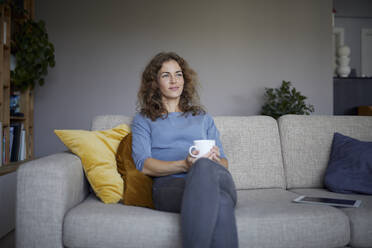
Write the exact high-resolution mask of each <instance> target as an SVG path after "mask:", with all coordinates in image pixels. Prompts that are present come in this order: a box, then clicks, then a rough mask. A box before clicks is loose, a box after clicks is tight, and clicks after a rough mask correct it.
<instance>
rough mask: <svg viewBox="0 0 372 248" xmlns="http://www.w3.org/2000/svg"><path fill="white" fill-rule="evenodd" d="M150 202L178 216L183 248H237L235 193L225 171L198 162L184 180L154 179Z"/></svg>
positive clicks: (212, 165)
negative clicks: (178, 214)
mask: <svg viewBox="0 0 372 248" xmlns="http://www.w3.org/2000/svg"><path fill="white" fill-rule="evenodd" d="M153 200H154V205H155V208H156V209H158V210H161V211H168V212H175V213H181V230H182V245H183V247H184V248H193V247H202V248H208V247H229V248H234V247H238V233H237V228H236V221H235V209H234V207H235V205H236V200H237V198H236V190H235V184H234V181H233V179H232V177H231V174H230V173H229V171H228V170H227V169H226V168H225V167H223V166H221V165H219V164H217V163H215V162H214V161H212V160H210V159H207V158H201V159H198V160H197V161H196V162H195V164H194V165H193V166H192V167H191V169H190V171H189V172H188V174H187V176H186V178H172V177H164V178H162V177H160V178H157V179H156V180H155V181H154V184H153Z"/></svg>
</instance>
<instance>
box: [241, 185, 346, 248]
mask: <svg viewBox="0 0 372 248" xmlns="http://www.w3.org/2000/svg"><path fill="white" fill-rule="evenodd" d="M297 196H298V195H297V194H295V193H293V192H290V191H286V190H282V189H257V190H240V191H238V203H237V207H236V219H237V226H238V235H239V246H240V247H276V248H279V247H283V248H290V247H296V248H297V247H314V248H315V247H316V248H319V247H327V248H330V247H342V246H345V245H346V244H347V243H348V242H349V237H350V229H349V222H348V218H347V216H346V215H345V214H344V213H343V212H342V211H340V210H338V209H336V208H333V207H329V206H315V205H305V204H299V203H293V202H292V200H293V199H294V198H296V197H297Z"/></svg>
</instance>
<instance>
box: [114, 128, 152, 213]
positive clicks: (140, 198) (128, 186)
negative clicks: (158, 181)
mask: <svg viewBox="0 0 372 248" xmlns="http://www.w3.org/2000/svg"><path fill="white" fill-rule="evenodd" d="M116 163H117V167H118V171H119V173H120V175H121V176H122V177H123V181H124V194H123V202H124V204H125V205H131V206H139V207H149V208H154V203H153V201H152V178H151V177H149V176H147V175H145V174H143V173H142V172H141V171H139V170H137V168H136V165H135V164H134V161H133V158H132V133H129V134H128V135H127V136H125V137H124V138H123V139H122V141H121V142H120V145H119V147H118V150H117V152H116Z"/></svg>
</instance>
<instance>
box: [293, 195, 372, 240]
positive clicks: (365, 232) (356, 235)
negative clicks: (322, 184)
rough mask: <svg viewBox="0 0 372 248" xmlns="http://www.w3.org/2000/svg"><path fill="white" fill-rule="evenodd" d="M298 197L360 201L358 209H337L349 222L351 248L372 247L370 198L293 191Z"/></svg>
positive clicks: (371, 208) (371, 199)
mask: <svg viewBox="0 0 372 248" xmlns="http://www.w3.org/2000/svg"><path fill="white" fill-rule="evenodd" d="M291 191H293V192H295V193H297V194H300V195H309V196H319V197H331V198H332V197H333V198H341V199H357V200H362V204H361V205H360V206H359V207H358V208H337V209H339V210H340V211H342V212H343V213H345V214H346V215H347V216H348V218H349V220H350V221H349V222H350V232H351V238H350V243H349V245H350V246H351V247H372V196H370V195H361V194H339V193H334V192H330V191H328V190H326V189H293V190H291Z"/></svg>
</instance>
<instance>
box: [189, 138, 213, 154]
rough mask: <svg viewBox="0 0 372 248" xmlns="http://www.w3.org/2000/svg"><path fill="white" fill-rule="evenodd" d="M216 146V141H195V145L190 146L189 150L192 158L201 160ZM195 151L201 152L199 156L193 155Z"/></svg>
mask: <svg viewBox="0 0 372 248" xmlns="http://www.w3.org/2000/svg"><path fill="white" fill-rule="evenodd" d="M215 145H216V141H215V140H194V145H193V146H190V148H189V154H190V156H191V157H194V158H200V157H201V156H203V155H205V154H207V153H208V152H209V151H210V150H211V149H212V148H213V146H215ZM194 149H195V150H197V151H199V153H198V154H197V155H194V154H192V151H193V150H194Z"/></svg>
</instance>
